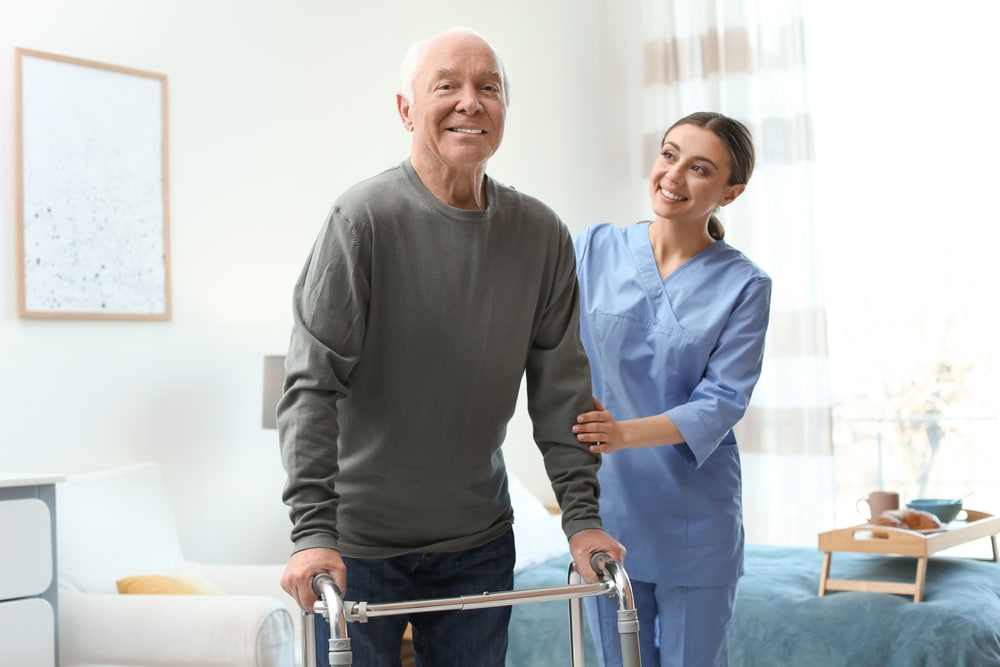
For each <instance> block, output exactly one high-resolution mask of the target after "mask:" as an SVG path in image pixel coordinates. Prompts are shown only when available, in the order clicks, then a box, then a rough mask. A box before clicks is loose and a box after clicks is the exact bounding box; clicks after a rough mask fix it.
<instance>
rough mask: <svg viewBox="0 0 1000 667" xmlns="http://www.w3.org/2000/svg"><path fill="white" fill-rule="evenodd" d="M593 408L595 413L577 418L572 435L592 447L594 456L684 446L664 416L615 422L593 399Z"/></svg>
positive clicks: (679, 436)
mask: <svg viewBox="0 0 1000 667" xmlns="http://www.w3.org/2000/svg"><path fill="white" fill-rule="evenodd" d="M594 408H595V409H594V411H592V412H584V413H583V414H581V415H579V416H578V417H577V418H576V422H577V423H576V424H575V425H574V426H573V433H575V434H576V439H577V440H578V441H580V442H590V443H594V444H592V445H590V451H591V452H593V453H595V454H610V453H611V452H613V451H616V450H619V449H628V448H638V447H655V446H657V445H678V444H680V443H682V442H684V438H683V437H682V436H681V433H680V431H678V430H677V426H675V425H674V422H673V420H672V419H671V418H670V417H668V416H667V415H665V414H660V415H653V416H652V417H641V418H639V419H625V420H623V421H617V420H616V419H615V418H614V417H613V416H612V414H611V413H610V412H608V411H607V410H606V409H605V408H604V406H603V405H601V402H600V401H598V400H597V398H596V397H595V398H594Z"/></svg>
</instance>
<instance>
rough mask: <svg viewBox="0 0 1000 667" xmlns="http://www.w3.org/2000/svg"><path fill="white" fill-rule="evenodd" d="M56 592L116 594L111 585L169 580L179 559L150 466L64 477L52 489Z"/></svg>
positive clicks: (168, 511)
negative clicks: (154, 577) (138, 578)
mask: <svg viewBox="0 0 1000 667" xmlns="http://www.w3.org/2000/svg"><path fill="white" fill-rule="evenodd" d="M56 525H57V535H58V537H57V544H58V548H59V555H58V560H57V562H58V565H59V588H60V590H63V591H73V590H76V591H83V592H86V593H109V594H117V588H116V586H115V582H116V581H117V580H118V579H121V578H122V577H128V576H133V575H140V574H173V573H174V572H175V571H176V570H177V568H178V567H179V566H180V563H181V561H182V560H183V555H182V553H181V548H180V538H179V537H178V533H177V523H176V521H175V518H174V513H173V508H172V507H171V506H170V500H169V498H168V497H167V491H166V485H165V483H164V480H163V473H162V472H161V470H160V467H159V465H158V464H156V463H137V464H132V465H126V466H122V467H119V468H113V469H110V470H102V471H98V472H90V473H73V474H68V475H66V480H65V481H64V482H61V483H59V484H57V485H56Z"/></svg>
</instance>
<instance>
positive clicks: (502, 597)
mask: <svg viewBox="0 0 1000 667" xmlns="http://www.w3.org/2000/svg"><path fill="white" fill-rule="evenodd" d="M591 566H592V567H593V568H594V571H595V572H597V573H598V574H600V575H601V577H602V580H601V581H600V582H598V583H594V584H589V583H585V582H582V577H581V576H580V574H579V572H577V571H576V568H575V567H574V565H573V563H572V562H570V564H569V568H568V570H569V572H568V575H567V584H566V585H565V586H548V587H544V588H525V589H521V590H511V591H502V592H498V593H490V592H486V593H481V594H479V595H462V596H458V597H451V598H437V599H432V600H409V601H406V602H391V603H385V604H369V603H367V602H352V601H345V600H344V599H343V596H342V595H341V593H340V591H339V590H338V589H337V586H336V585H335V584H334V583H333V578H332V577H331V576H330V575H329V574H319V575H317V576H316V577H315V578H314V579H313V582H312V586H313V590H314V591H315V592H316V594H317V595H319V597H320V599H319V600H317V601H316V603H315V604H314V605H313V612H312V613H309V612H302V614H303V619H302V620H303V622H302V641H303V643H304V653H303V655H304V658H305V664H306V666H307V667H315V665H316V657H317V656H316V626H315V619H314V618H313V616H314V615H315V614H321V615H322V616H323V618H325V619H326V620H327V621H328V622H329V624H330V641H329V651H330V667H350V665H351V664H352V659H353V656H352V653H351V640H350V638H349V637H348V635H347V623H348V622H362V623H364V622H366V621H367V620H368V619H370V618H376V617H378V616H395V615H400V614H415V613H420V612H428V611H453V610H459V609H484V608H487V607H503V606H510V605H515V604H525V603H529V602H549V601H552V600H568V601H569V627H570V651H571V658H572V667H582V666H583V664H584V663H583V661H584V656H583V624H582V617H583V613H582V607H583V605H582V603H581V599H582V598H585V597H592V596H598V595H608V596H609V597H610V596H616V597H617V598H618V634H619V637H620V638H621V646H622V664H623V665H624V667H641V662H640V659H639V618H638V615H637V613H636V610H635V601H634V600H633V598H632V584H631V582H630V581H629V578H628V574H626V572H625V568H623V567H622V566H621V564H620V563H619V562H618V561H615V560H613V559H612V558H611V557H610V556H608V554H606V553H599V554H595V555H594V556H593V558H592V559H591Z"/></svg>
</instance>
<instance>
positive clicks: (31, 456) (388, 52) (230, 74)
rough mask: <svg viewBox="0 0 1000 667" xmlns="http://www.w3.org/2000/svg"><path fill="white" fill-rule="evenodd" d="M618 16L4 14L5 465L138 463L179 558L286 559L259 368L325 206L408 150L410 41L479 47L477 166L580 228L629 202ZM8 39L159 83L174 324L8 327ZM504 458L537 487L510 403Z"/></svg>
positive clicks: (356, 7)
mask: <svg viewBox="0 0 1000 667" xmlns="http://www.w3.org/2000/svg"><path fill="white" fill-rule="evenodd" d="M635 5H636V2H633V1H632V0H630V1H629V2H625V3H622V2H616V1H614V0H593V1H583V2H581V1H574V0H547V1H546V2H537V1H536V0H508V2H504V3H490V4H488V5H485V4H484V5H482V6H480V5H478V4H476V3H470V2H457V1H452V2H449V1H446V0H424V1H423V2H420V3H403V2H399V3H392V2H380V1H371V0H369V1H367V2H335V1H332V0H295V1H294V2H279V1H278V0H243V1H240V2H237V1H235V0H0V266H2V271H0V341H2V342H3V352H4V353H3V355H2V357H0V472H12V471H14V472H50V471H51V472H72V471H85V470H94V469H99V468H103V467H108V466H113V465H118V464H123V463H128V462H132V461H138V460H146V459H152V460H157V461H160V462H162V463H163V465H164V466H165V467H166V473H167V478H168V483H169V484H170V487H171V490H172V492H173V494H174V500H175V504H176V506H177V508H178V513H179V517H178V518H179V522H180V529H181V533H182V540H183V542H184V548H185V551H186V553H187V555H188V557H190V558H194V559H199V560H203V561H206V562H220V563H221V562H280V561H283V560H284V559H285V558H286V556H287V552H288V541H287V532H288V522H287V516H286V512H285V507H284V506H283V505H282V504H281V502H280V492H281V485H282V482H283V479H284V473H283V471H282V469H281V465H280V460H279V456H278V447H277V436H276V432H275V431H268V430H263V429H262V428H261V427H260V417H261V415H260V403H261V368H262V363H263V362H262V359H263V356H264V355H265V354H274V353H283V352H284V349H285V346H286V344H287V337H288V332H289V328H290V325H291V321H290V315H289V301H290V293H291V288H292V284H293V281H294V279H295V277H296V275H297V273H298V271H299V268H300V266H301V264H302V262H303V260H304V259H305V255H306V252H307V251H308V249H309V247H310V245H311V243H312V240H313V237H314V235H315V234H316V232H317V230H318V228H319V225H320V224H321V222H322V221H323V218H324V216H325V214H326V211H327V209H328V207H329V205H330V204H331V203H332V201H333V199H334V198H335V197H336V196H337V194H339V193H340V192H341V191H342V190H343V189H344V188H345V187H347V186H348V185H350V184H352V183H353V182H355V181H357V180H360V179H361V178H364V177H367V176H369V175H371V174H373V173H374V172H375V171H377V170H381V169H383V168H385V167H387V166H389V165H391V164H394V163H396V162H398V161H400V160H401V159H403V158H404V157H405V156H406V154H407V150H408V146H409V141H408V139H409V135H408V134H406V133H405V132H404V131H403V130H402V128H401V126H400V124H399V122H398V119H397V117H396V115H395V108H394V94H395V91H396V87H397V86H396V83H397V81H396V71H397V66H398V62H399V60H400V58H401V57H402V54H403V52H404V51H405V49H406V47H407V46H408V45H409V44H410V43H411V42H413V41H414V40H416V39H420V38H423V37H426V36H429V35H431V34H433V33H435V32H437V31H439V30H441V29H443V28H447V27H449V26H452V25H470V26H473V27H475V28H477V29H478V30H480V31H481V32H483V34H484V35H485V36H486V37H487V38H488V39H489V40H491V41H492V42H493V43H494V45H495V46H496V47H497V48H498V50H499V51H500V52H501V54H502V55H503V56H504V57H505V59H506V60H507V62H508V65H509V68H510V70H511V75H512V79H513V86H512V90H513V97H514V99H513V105H512V107H511V110H510V116H509V124H508V129H507V134H506V139H505V143H504V146H503V147H502V148H501V150H500V153H499V154H498V155H497V156H496V157H495V158H494V160H493V162H492V164H491V169H490V171H491V172H492V174H493V175H494V176H496V177H497V178H499V179H501V180H503V181H506V182H508V183H510V184H513V185H515V186H516V187H518V188H519V189H521V190H523V191H525V192H529V193H531V194H534V195H537V196H539V197H541V198H542V199H544V200H546V201H547V202H548V203H549V204H551V205H552V206H553V207H554V208H555V209H556V210H557V211H558V212H559V213H560V214H561V215H562V216H563V217H564V219H565V220H566V221H567V223H568V224H569V225H570V226H571V228H573V229H574V231H580V230H582V229H583V228H584V227H585V226H586V225H588V224H591V223H594V222H598V221H602V220H609V219H616V220H619V221H625V220H628V218H629V217H630V211H632V210H634V209H635V208H636V206H635V204H636V202H634V201H630V199H632V198H633V197H632V195H633V194H634V192H635V188H634V187H633V185H634V179H635V177H636V176H637V175H638V176H640V177H641V170H637V169H636V167H637V162H636V160H637V158H636V156H637V155H638V149H637V148H636V147H634V146H630V144H629V140H628V139H627V138H628V137H629V136H630V133H629V126H630V124H631V123H632V119H633V118H634V116H635V113H636V111H635V110H637V109H638V106H637V105H635V104H634V103H633V102H634V101H633V100H630V99H629V96H628V94H627V93H626V90H627V89H628V88H627V86H626V83H627V82H628V81H630V80H634V77H637V76H638V62H639V60H638V59H639V55H638V51H637V49H638V40H636V39H634V38H633V35H632V33H631V28H630V26H631V25H632V21H633V20H634V18H635V15H636V14H637V9H636V7H635ZM15 47H24V48H30V49H37V50H41V51H48V52H52V53H57V54H62V55H68V56H73V57H77V58H83V59H88V60H95V61H99V62H104V63H109V64H114V65H122V66H126V67H132V68H136V69H141V70H147V71H151V72H157V73H162V74H166V75H167V76H168V99H169V133H170V134H169V137H170V146H169V151H170V154H169V155H170V171H169V178H170V181H169V187H170V207H171V208H170V217H171V219H170V229H171V265H172V271H173V280H172V291H173V319H172V320H171V321H169V322H165V323H163V322H159V323H157V322H108V321H78V320H27V319H19V318H18V317H17V298H16V297H17V291H16V290H17V286H16V275H17V274H16V266H15V262H16V257H17V249H16V247H15V228H16V215H17V211H16V191H15V184H16V173H15V159H14V149H13V146H14V113H13V111H14V81H13V69H14V55H13V51H14V48H15ZM638 204H639V208H640V210H642V209H643V208H644V207H643V202H638ZM508 443H509V444H508V445H507V446H506V447H505V451H506V455H507V458H508V462H509V464H510V465H511V467H512V468H513V469H515V470H516V471H518V473H519V474H520V475H521V476H522V477H523V478H524V479H525V481H526V482H528V484H529V486H531V487H532V488H534V489H535V490H536V491H537V492H540V493H546V487H545V480H544V475H543V473H542V471H541V463H540V457H538V454H537V451H536V450H535V449H534V447H533V445H532V444H531V442H530V425H529V424H528V423H527V420H526V418H525V417H524V416H523V411H522V412H521V414H519V415H518V417H517V418H516V419H515V421H514V423H513V424H512V426H511V429H510V437H509V439H508Z"/></svg>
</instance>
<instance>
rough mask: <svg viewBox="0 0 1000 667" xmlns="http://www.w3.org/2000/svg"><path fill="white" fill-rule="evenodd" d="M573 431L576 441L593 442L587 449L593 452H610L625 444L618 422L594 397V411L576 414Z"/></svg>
mask: <svg viewBox="0 0 1000 667" xmlns="http://www.w3.org/2000/svg"><path fill="white" fill-rule="evenodd" d="M573 433H576V439H577V440H578V441H580V442H583V443H587V442H590V443H593V444H592V445H590V447H589V449H590V451H591V452H593V453H594V454H610V453H611V452H613V451H615V450H618V449H621V448H622V447H624V446H625V443H624V439H623V437H622V432H621V429H620V428H619V427H618V422H616V421H615V418H614V417H613V416H611V413H610V412H608V411H607V410H605V409H604V406H603V405H601V402H600V401H598V400H597V398H596V397H594V411H593V412H584V413H583V414H581V415H578V416H577V418H576V424H575V425H574V426H573Z"/></svg>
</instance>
